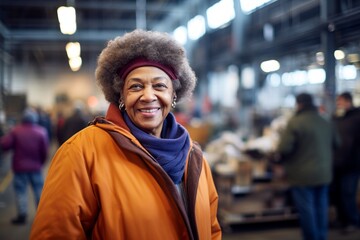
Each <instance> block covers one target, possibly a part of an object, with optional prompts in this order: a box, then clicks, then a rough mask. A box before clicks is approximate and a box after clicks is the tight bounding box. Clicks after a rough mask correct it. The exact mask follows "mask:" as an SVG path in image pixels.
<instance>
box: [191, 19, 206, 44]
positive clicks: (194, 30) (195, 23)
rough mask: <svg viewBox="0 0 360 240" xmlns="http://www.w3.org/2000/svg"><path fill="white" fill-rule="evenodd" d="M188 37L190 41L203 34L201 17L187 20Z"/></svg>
mask: <svg viewBox="0 0 360 240" xmlns="http://www.w3.org/2000/svg"><path fill="white" fill-rule="evenodd" d="M187 27H188V35H189V38H190V39H191V40H197V39H199V38H200V37H201V36H203V35H204V34H205V31H206V30H205V19H204V17H203V16H201V15H197V16H195V17H193V18H192V19H190V20H189V22H188V24H187Z"/></svg>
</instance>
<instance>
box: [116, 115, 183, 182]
mask: <svg viewBox="0 0 360 240" xmlns="http://www.w3.org/2000/svg"><path fill="white" fill-rule="evenodd" d="M123 115H124V120H125V122H126V124H127V125H128V127H129V128H130V131H131V133H132V134H133V135H134V136H135V137H136V138H137V139H138V140H139V142H140V143H141V144H142V145H143V146H144V148H146V149H147V150H148V151H149V152H150V154H151V155H152V156H153V157H154V158H155V159H156V161H157V162H158V163H159V164H160V166H161V167H162V168H163V169H164V170H165V172H166V173H167V174H168V175H169V176H170V178H171V179H172V180H173V182H174V183H175V184H179V183H180V182H181V179H182V177H183V175H184V169H185V163H186V158H187V154H188V152H189V148H190V138H189V134H188V132H187V131H186V129H185V128H183V127H182V126H181V125H180V124H178V123H177V122H176V120H175V117H174V115H173V114H172V113H169V114H168V115H167V117H166V118H165V121H164V124H163V128H162V131H161V138H157V137H155V136H153V135H150V134H148V133H146V132H144V131H143V130H141V129H140V128H138V127H137V126H135V125H134V123H133V122H132V121H131V120H130V118H129V116H128V115H127V113H126V112H124V114H123Z"/></svg>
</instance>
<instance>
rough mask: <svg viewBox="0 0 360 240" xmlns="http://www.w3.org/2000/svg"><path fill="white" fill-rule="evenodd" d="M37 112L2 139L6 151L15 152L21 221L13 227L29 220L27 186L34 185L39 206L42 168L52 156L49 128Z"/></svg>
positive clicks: (17, 221) (33, 188)
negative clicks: (42, 123) (39, 119)
mask: <svg viewBox="0 0 360 240" xmlns="http://www.w3.org/2000/svg"><path fill="white" fill-rule="evenodd" d="M37 118H38V116H37V113H36V112H35V111H32V110H26V111H25V113H24V114H23V118H22V122H21V123H20V124H19V125H17V126H15V127H14V128H13V129H12V130H10V132H9V133H8V134H6V135H5V136H3V137H1V139H0V146H1V148H2V150H4V151H7V150H12V151H13V155H12V170H13V172H14V188H15V194H16V203H17V211H18V216H17V218H15V219H13V220H12V223H13V224H25V223H26V218H27V205H28V203H27V201H28V195H27V185H28V184H29V183H30V185H31V187H32V190H33V192H34V197H35V201H36V204H38V203H39V200H40V195H41V191H42V188H43V184H44V179H43V176H42V172H41V171H42V168H43V165H44V163H45V161H46V159H47V156H48V147H49V140H48V136H47V132H46V129H45V128H44V127H42V126H39V125H38V124H36V122H37V121H38V119H37Z"/></svg>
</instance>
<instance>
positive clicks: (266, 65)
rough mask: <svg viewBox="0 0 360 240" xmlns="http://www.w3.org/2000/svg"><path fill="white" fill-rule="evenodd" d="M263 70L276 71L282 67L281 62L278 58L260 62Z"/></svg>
mask: <svg viewBox="0 0 360 240" xmlns="http://www.w3.org/2000/svg"><path fill="white" fill-rule="evenodd" d="M260 68H261V70H263V71H264V72H266V73H268V72H275V71H277V70H279V69H280V63H279V62H278V61H276V60H273V59H272V60H267V61H264V62H262V63H261V64H260Z"/></svg>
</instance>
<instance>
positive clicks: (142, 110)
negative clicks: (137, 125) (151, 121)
mask: <svg viewBox="0 0 360 240" xmlns="http://www.w3.org/2000/svg"><path fill="white" fill-rule="evenodd" d="M159 109H160V108H152V109H140V110H139V111H140V112H145V113H152V112H156V111H157V110H159Z"/></svg>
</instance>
